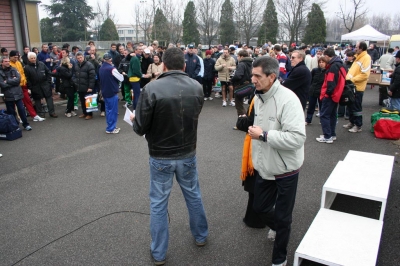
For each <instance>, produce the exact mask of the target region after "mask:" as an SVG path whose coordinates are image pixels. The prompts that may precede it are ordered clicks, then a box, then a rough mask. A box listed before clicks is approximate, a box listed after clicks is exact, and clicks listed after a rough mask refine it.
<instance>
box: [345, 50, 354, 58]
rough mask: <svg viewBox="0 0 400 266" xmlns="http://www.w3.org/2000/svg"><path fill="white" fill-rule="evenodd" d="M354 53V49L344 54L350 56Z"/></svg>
mask: <svg viewBox="0 0 400 266" xmlns="http://www.w3.org/2000/svg"><path fill="white" fill-rule="evenodd" d="M355 54H356V53H355V52H354V51H347V52H346V56H351V57H353V56H354V55H355Z"/></svg>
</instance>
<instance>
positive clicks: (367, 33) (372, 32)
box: [342, 24, 390, 44]
mask: <svg viewBox="0 0 400 266" xmlns="http://www.w3.org/2000/svg"><path fill="white" fill-rule="evenodd" d="M389 38H390V36H389V35H385V34H383V33H381V32H379V31H377V30H376V29H374V28H373V27H371V25H369V24H367V25H365V26H364V27H362V28H360V29H358V30H355V31H353V32H350V33H347V34H344V35H342V41H344V40H349V41H361V40H362V41H384V42H385V44H386V41H387V40H389Z"/></svg>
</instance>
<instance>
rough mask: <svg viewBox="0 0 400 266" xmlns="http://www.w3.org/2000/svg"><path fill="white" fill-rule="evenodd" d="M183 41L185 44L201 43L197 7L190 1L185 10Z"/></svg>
mask: <svg viewBox="0 0 400 266" xmlns="http://www.w3.org/2000/svg"><path fill="white" fill-rule="evenodd" d="M182 28H183V35H182V40H183V42H184V43H185V44H189V43H195V44H198V43H199V42H200V33H199V30H198V26H197V22H196V7H195V6H194V3H193V1H189V2H188V4H187V5H186V8H185V13H184V14H183V21H182Z"/></svg>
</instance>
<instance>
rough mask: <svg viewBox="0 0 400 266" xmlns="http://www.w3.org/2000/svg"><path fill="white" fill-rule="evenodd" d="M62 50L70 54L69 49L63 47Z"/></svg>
mask: <svg viewBox="0 0 400 266" xmlns="http://www.w3.org/2000/svg"><path fill="white" fill-rule="evenodd" d="M61 51H65V52H66V53H67V54H69V51H68V49H67V48H62V49H61Z"/></svg>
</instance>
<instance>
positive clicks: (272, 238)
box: [267, 229, 276, 241]
mask: <svg viewBox="0 0 400 266" xmlns="http://www.w3.org/2000/svg"><path fill="white" fill-rule="evenodd" d="M275 237H276V231H274V230H272V229H269V231H268V234H267V239H268V240H270V241H275Z"/></svg>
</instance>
